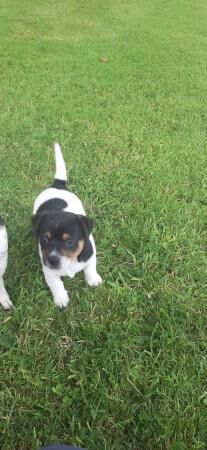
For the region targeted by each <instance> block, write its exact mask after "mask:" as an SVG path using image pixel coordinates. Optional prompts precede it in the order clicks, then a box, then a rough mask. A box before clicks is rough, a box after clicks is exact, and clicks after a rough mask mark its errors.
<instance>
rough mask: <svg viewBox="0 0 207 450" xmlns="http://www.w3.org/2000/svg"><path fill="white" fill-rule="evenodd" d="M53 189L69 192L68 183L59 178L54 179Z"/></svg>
mask: <svg viewBox="0 0 207 450" xmlns="http://www.w3.org/2000/svg"><path fill="white" fill-rule="evenodd" d="M51 187H53V188H55V189H65V191H67V187H66V181H65V180H59V179H58V178H55V179H54V182H53V184H52V186H51Z"/></svg>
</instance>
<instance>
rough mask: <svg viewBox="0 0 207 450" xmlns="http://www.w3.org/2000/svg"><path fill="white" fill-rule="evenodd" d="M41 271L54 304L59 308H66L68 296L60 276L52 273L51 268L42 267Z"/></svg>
mask: <svg viewBox="0 0 207 450" xmlns="http://www.w3.org/2000/svg"><path fill="white" fill-rule="evenodd" d="M43 272H44V276H45V280H46V283H47V285H48V286H49V288H50V290H51V292H52V295H53V300H54V303H55V305H56V306H58V307H59V308H60V309H64V308H66V306H67V304H68V303H69V296H68V293H67V291H66V290H65V288H64V284H63V282H62V280H61V278H60V277H59V276H58V275H56V274H55V273H54V271H53V270H50V269H48V268H44V267H43Z"/></svg>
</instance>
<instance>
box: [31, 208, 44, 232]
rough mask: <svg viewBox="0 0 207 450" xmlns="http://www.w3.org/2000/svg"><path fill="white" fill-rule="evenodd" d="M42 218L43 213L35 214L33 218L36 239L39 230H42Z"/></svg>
mask: <svg viewBox="0 0 207 450" xmlns="http://www.w3.org/2000/svg"><path fill="white" fill-rule="evenodd" d="M42 218H43V214H41V213H37V214H33V216H32V217H31V223H32V231H33V233H34V235H35V236H36V237H37V236H38V234H39V229H40V225H41V221H42Z"/></svg>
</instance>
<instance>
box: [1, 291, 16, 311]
mask: <svg viewBox="0 0 207 450" xmlns="http://www.w3.org/2000/svg"><path fill="white" fill-rule="evenodd" d="M0 304H1V306H2V308H4V309H5V311H6V310H8V309H11V308H12V306H13V305H12V302H11V300H10V298H9V296H8V295H1V296H0Z"/></svg>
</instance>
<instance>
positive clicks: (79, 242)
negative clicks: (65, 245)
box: [61, 240, 84, 259]
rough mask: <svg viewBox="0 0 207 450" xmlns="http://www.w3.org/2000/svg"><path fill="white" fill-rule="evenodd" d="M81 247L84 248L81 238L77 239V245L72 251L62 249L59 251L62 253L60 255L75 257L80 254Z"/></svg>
mask: <svg viewBox="0 0 207 450" xmlns="http://www.w3.org/2000/svg"><path fill="white" fill-rule="evenodd" d="M83 248H84V241H83V240H81V241H78V247H77V249H76V250H75V251H74V252H71V251H68V250H63V251H62V252H61V254H62V256H66V257H67V258H69V259H75V258H77V257H78V256H79V255H80V254H81V252H82V251H83Z"/></svg>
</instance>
